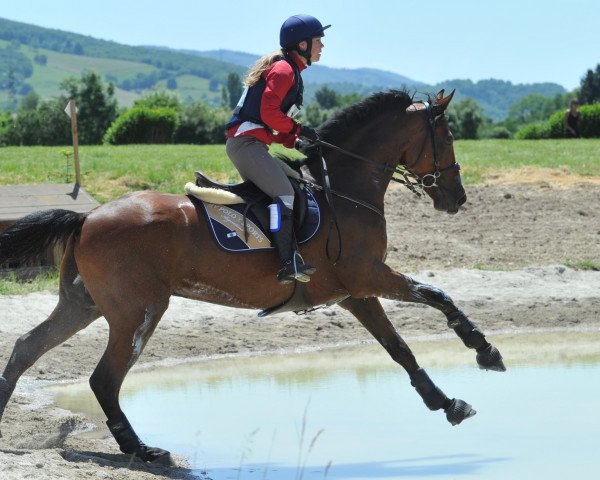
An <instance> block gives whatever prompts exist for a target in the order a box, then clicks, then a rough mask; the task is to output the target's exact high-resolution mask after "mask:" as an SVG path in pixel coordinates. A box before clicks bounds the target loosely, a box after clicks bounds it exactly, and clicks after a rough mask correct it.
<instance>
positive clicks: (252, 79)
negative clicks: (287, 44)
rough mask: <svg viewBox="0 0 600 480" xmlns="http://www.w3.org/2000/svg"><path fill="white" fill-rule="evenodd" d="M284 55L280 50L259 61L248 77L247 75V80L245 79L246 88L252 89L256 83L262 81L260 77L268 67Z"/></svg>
mask: <svg viewBox="0 0 600 480" xmlns="http://www.w3.org/2000/svg"><path fill="white" fill-rule="evenodd" d="M282 55H283V51H282V50H278V51H276V52H273V53H269V54H268V55H265V56H264V57H262V58H260V59H258V60H257V61H256V63H255V64H254V65H253V66H252V68H251V69H250V71H249V72H248V75H246V78H245V79H244V85H245V86H246V87H251V86H252V85H254V84H255V83H256V82H258V81H259V80H260V76H261V75H262V73H263V72H264V71H265V70H266V69H267V67H268V66H269V65H271V64H272V63H273V62H274V61H275V59H276V58H277V57H279V56H282Z"/></svg>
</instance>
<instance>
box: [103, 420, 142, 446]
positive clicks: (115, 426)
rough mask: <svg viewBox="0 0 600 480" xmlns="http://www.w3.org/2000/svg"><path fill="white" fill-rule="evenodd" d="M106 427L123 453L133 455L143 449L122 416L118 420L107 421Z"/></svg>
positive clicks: (140, 442)
mask: <svg viewBox="0 0 600 480" xmlns="http://www.w3.org/2000/svg"><path fill="white" fill-rule="evenodd" d="M106 426H107V427H108V429H109V430H110V433H112V435H113V437H114V438H115V440H116V441H117V443H118V444H119V447H120V449H121V451H122V452H123V453H133V454H135V453H137V452H138V451H139V449H140V448H142V447H144V444H143V442H142V441H141V440H140V438H139V437H138V436H137V435H136V433H135V432H134V431H133V427H132V426H131V424H130V423H129V421H128V420H127V418H126V417H125V416H124V415H123V416H122V417H121V418H120V419H118V420H107V421H106Z"/></svg>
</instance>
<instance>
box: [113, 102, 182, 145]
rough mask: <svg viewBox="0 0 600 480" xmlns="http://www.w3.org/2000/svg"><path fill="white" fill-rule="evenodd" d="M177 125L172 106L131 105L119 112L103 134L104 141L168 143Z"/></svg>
mask: <svg viewBox="0 0 600 480" xmlns="http://www.w3.org/2000/svg"><path fill="white" fill-rule="evenodd" d="M178 126H179V116H178V115H177V112H176V111H175V110H173V109H172V108H166V107H158V108H147V107H144V106H139V107H133V108H131V109H129V110H127V111H125V112H124V113H123V114H121V115H120V116H119V117H118V118H117V119H116V120H115V121H114V123H113V124H112V125H111V126H110V128H109V129H108V131H107V132H106V134H105V135H104V143H111V144H113V145H124V144H129V143H170V142H171V141H172V140H173V135H174V133H175V131H176V130H177V127H178Z"/></svg>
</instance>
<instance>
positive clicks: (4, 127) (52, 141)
mask: <svg viewBox="0 0 600 480" xmlns="http://www.w3.org/2000/svg"><path fill="white" fill-rule="evenodd" d="M64 104H65V100H64V99H61V98H57V99H54V100H47V101H45V102H42V103H40V104H39V105H37V104H32V105H30V106H29V108H23V109H19V111H18V113H17V115H16V116H15V117H14V118H13V117H12V116H11V115H10V114H5V115H4V116H2V117H0V144H1V145H25V146H31V145H69V144H71V141H72V139H71V122H70V120H69V118H68V117H67V116H66V115H65V113H64V111H63V109H64Z"/></svg>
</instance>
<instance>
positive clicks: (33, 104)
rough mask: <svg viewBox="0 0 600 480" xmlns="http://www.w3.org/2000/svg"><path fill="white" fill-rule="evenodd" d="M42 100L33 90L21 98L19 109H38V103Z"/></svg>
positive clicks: (24, 110)
mask: <svg viewBox="0 0 600 480" xmlns="http://www.w3.org/2000/svg"><path fill="white" fill-rule="evenodd" d="M40 100H41V99H40V96H39V95H38V94H37V93H36V92H35V91H33V90H32V91H31V92H29V93H28V94H27V95H25V96H24V97H23V99H22V100H21V103H20V105H19V111H23V112H26V111H33V110H37V108H38V105H39V104H40Z"/></svg>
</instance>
